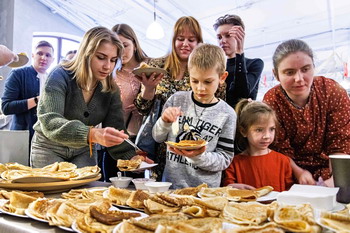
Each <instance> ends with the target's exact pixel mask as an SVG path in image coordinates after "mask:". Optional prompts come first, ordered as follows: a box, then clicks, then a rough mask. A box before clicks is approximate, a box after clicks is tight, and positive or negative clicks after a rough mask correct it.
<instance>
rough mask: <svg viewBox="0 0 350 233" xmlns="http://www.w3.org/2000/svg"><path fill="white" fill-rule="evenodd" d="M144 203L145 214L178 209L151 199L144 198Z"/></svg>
mask: <svg viewBox="0 0 350 233" xmlns="http://www.w3.org/2000/svg"><path fill="white" fill-rule="evenodd" d="M144 205H145V213H147V214H164V213H174V212H177V211H179V210H180V207H171V206H167V205H164V204H161V203H159V202H157V201H153V200H151V199H147V200H145V201H144Z"/></svg>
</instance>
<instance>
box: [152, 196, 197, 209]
mask: <svg viewBox="0 0 350 233" xmlns="http://www.w3.org/2000/svg"><path fill="white" fill-rule="evenodd" d="M156 196H157V197H159V198H160V199H162V200H164V201H166V202H167V203H170V204H173V205H174V206H188V205H193V204H194V198H193V197H192V196H184V195H176V196H174V195H169V194H164V193H157V194H156Z"/></svg>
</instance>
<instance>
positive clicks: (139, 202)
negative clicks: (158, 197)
mask: <svg viewBox="0 0 350 233" xmlns="http://www.w3.org/2000/svg"><path fill="white" fill-rule="evenodd" d="M148 198H150V194H149V193H148V192H147V191H144V190H136V191H132V193H131V195H130V197H129V198H128V200H126V204H127V205H128V206H130V207H132V208H137V209H143V208H145V205H144V201H145V200H147V199H148Z"/></svg>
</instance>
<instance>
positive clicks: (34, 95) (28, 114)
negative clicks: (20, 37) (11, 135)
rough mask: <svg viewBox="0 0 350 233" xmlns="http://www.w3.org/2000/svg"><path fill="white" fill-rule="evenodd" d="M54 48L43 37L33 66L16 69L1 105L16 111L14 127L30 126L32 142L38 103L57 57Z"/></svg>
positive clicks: (12, 123) (21, 128) (35, 52)
mask: <svg viewBox="0 0 350 233" xmlns="http://www.w3.org/2000/svg"><path fill="white" fill-rule="evenodd" d="M53 55H54V49H53V47H52V45H51V44H50V43H49V42H47V41H40V42H39V43H38V44H37V45H36V46H35V50H34V52H33V54H32V59H33V64H32V65H31V66H27V67H23V68H19V69H15V70H12V71H11V73H10V75H9V77H8V78H7V79H6V81H5V87H4V94H3V96H2V98H1V100H2V103H1V109H2V111H3V113H4V114H5V115H11V114H12V115H13V117H12V122H11V126H10V129H11V130H29V143H30V142H31V139H32V136H33V134H34V130H33V125H34V124H35V122H36V121H37V108H36V107H37V105H38V102H39V99H40V94H41V92H42V89H43V86H44V84H45V81H46V78H47V73H46V71H47V69H48V68H49V67H50V66H51V64H52V62H53V61H54V57H53Z"/></svg>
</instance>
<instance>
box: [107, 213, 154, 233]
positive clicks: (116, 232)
mask: <svg viewBox="0 0 350 233" xmlns="http://www.w3.org/2000/svg"><path fill="white" fill-rule="evenodd" d="M145 215H147V214H145ZM146 217H148V215H147V216H146ZM146 217H142V215H141V217H137V218H135V219H136V220H140V219H143V218H146ZM122 224H123V222H121V223H119V224H118V225H116V226H115V228H114V229H113V232H112V233H118V230H119V229H120V227H121V226H122Z"/></svg>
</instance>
